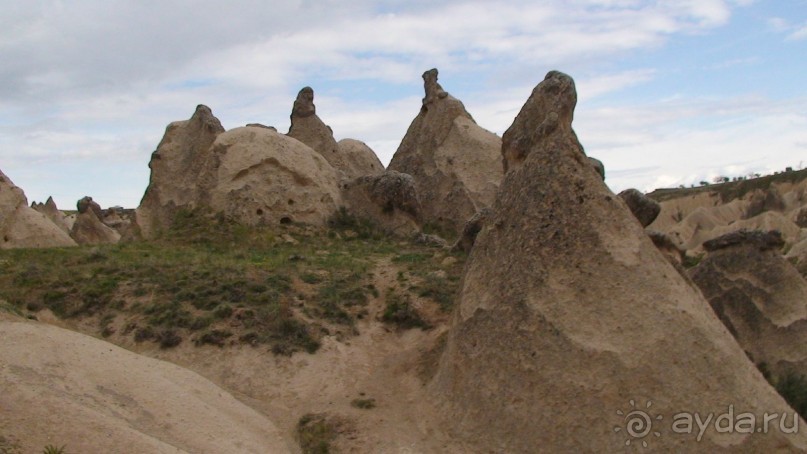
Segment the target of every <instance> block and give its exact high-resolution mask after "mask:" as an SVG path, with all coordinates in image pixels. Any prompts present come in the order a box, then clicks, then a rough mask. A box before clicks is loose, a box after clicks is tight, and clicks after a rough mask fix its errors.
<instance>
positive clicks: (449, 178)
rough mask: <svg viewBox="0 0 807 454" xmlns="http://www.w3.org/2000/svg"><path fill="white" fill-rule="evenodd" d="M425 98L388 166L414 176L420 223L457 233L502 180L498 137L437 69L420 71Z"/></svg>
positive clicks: (490, 200)
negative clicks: (468, 108) (442, 82)
mask: <svg viewBox="0 0 807 454" xmlns="http://www.w3.org/2000/svg"><path fill="white" fill-rule="evenodd" d="M423 82H424V87H425V92H426V96H425V98H423V104H422V106H421V108H420V113H419V114H418V115H417V116H416V117H415V119H414V120H413V121H412V124H411V125H410V126H409V129H408V130H407V131H406V135H405V136H404V138H403V140H402V141H401V144H400V146H399V147H398V150H397V151H396V152H395V156H393V158H392V161H391V162H390V164H389V167H388V168H389V169H390V170H395V171H398V172H401V173H406V174H409V175H412V177H413V178H414V179H415V186H416V188H417V191H418V195H419V197H420V201H421V203H422V204H423V221H424V222H425V223H430V224H436V225H439V226H442V227H444V228H447V229H451V230H454V231H456V232H459V231H460V230H461V229H462V226H463V224H464V223H465V221H466V220H468V219H469V218H470V217H471V216H473V215H474V214H475V213H476V212H477V211H479V210H481V209H482V208H485V207H488V206H490V205H492V204H493V200H494V198H495V196H496V189H497V188H498V185H499V183H500V182H501V178H502V169H501V165H500V164H499V162H500V150H501V139H499V137H497V136H496V135H495V134H493V133H491V132H489V131H487V130H485V129H482V128H481V127H479V126H478V125H477V124H476V122H474V120H473V118H471V115H470V114H469V113H468V112H467V111H466V110H465V106H463V104H462V102H460V101H459V100H458V99H456V98H454V97H453V96H451V95H449V94H448V93H446V92H445V90H443V89H442V87H441V86H440V84H439V83H437V70H436V69H432V70H429V71H426V72H425V73H424V74H423Z"/></svg>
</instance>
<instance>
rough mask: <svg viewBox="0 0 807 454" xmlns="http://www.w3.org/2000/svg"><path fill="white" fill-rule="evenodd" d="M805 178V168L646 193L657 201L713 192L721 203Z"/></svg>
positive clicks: (806, 176)
mask: <svg viewBox="0 0 807 454" xmlns="http://www.w3.org/2000/svg"><path fill="white" fill-rule="evenodd" d="M805 179H807V169H803V170H794V171H790V172H782V173H779V174H776V175H767V176H764V177H759V178H752V179H748V180H740V181H730V182H728V183H719V184H710V185H707V186H698V187H696V188H663V189H656V190H655V191H653V192H651V193H649V194H647V195H648V196H649V197H650V198H652V199H654V200H656V201H657V202H663V201H665V200H672V199H677V198H679V197H686V196H691V195H696V194H700V193H703V192H715V193H717V194H719V195H720V200H721V201H722V202H723V203H729V202H731V201H732V200H735V199H739V198H741V197H743V196H744V195H745V194H747V193H749V192H751V191H753V190H755V189H762V190H767V189H768V188H769V187H770V185H771V184H773V183H799V182H801V181H803V180H805Z"/></svg>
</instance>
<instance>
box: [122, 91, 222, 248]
mask: <svg viewBox="0 0 807 454" xmlns="http://www.w3.org/2000/svg"><path fill="white" fill-rule="evenodd" d="M223 132H224V127H222V125H221V122H220V121H219V120H218V118H216V117H214V116H213V112H212V111H211V110H210V108H209V107H207V106H204V105H199V106H197V107H196V111H195V112H194V114H193V116H191V118H190V119H189V120H185V121H176V122H173V123H171V124H169V125H168V127H167V128H166V130H165V135H164V136H163V138H162V140H161V141H160V144H159V145H157V150H156V151H155V152H154V153H152V155H151V161H150V162H149V168H150V169H151V178H150V179H149V185H148V187H147V188H146V192H145V194H144V195H143V200H142V201H141V202H140V206H139V207H138V208H137V215H136V220H137V224H138V226H139V228H140V231H141V233H142V235H143V237H145V238H151V237H154V236H156V235H158V234H159V232H160V231H163V230H165V229H167V228H168V227H169V226H170V225H171V223H172V222H173V220H174V215H175V214H176V212H177V210H178V209H181V208H185V209H194V208H197V207H199V200H200V198H201V197H202V194H201V192H202V191H203V189H204V188H205V187H206V186H208V185H209V184H211V182H206V181H202V178H203V173H204V170H205V166H207V165H210V163H209V159H210V157H209V154H208V150H209V148H210V145H211V144H212V143H213V141H214V140H216V137H217V136H218V135H219V134H221V133H223Z"/></svg>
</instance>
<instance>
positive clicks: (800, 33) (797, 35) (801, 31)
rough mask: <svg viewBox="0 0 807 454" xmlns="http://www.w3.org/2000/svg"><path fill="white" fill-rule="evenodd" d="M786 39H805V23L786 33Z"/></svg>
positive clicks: (806, 36) (806, 35)
mask: <svg viewBox="0 0 807 454" xmlns="http://www.w3.org/2000/svg"><path fill="white" fill-rule="evenodd" d="M787 39H790V40H794V41H796V40H801V39H807V23H805V24H803V25H801V26H800V27H799V28H797V29H796V30H795V31H794V32H792V33H790V34H789V35H787Z"/></svg>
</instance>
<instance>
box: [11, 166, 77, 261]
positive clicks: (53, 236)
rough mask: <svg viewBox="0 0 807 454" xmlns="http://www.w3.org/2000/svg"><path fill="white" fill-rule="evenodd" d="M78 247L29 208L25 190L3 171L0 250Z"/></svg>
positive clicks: (58, 228) (62, 232)
mask: <svg viewBox="0 0 807 454" xmlns="http://www.w3.org/2000/svg"><path fill="white" fill-rule="evenodd" d="M75 245H76V242H75V241H73V240H72V239H71V238H70V236H69V235H68V234H67V232H65V231H64V230H62V229H61V228H60V227H59V226H57V225H56V224H54V223H53V221H51V220H50V218H48V217H47V216H46V215H44V214H42V213H40V212H38V211H36V210H34V209H33V208H31V207H29V206H28V199H27V198H26V197H25V193H24V192H23V191H22V189H20V188H18V187H17V186H15V185H14V183H13V182H12V181H11V180H10V179H9V178H8V177H7V176H6V175H5V174H4V173H3V172H2V171H0V249H11V248H29V247H30V248H34V247H37V248H38V247H62V246H75Z"/></svg>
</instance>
